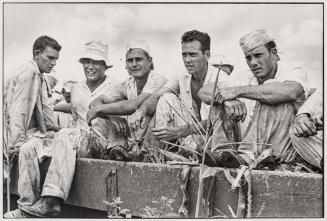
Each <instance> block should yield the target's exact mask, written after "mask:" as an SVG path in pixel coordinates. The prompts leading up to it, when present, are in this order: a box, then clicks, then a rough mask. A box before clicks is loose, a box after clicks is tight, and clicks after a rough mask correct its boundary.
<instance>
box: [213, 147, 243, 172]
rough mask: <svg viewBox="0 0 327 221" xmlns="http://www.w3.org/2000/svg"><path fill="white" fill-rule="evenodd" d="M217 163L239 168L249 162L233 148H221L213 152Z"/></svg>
mask: <svg viewBox="0 0 327 221" xmlns="http://www.w3.org/2000/svg"><path fill="white" fill-rule="evenodd" d="M212 154H213V155H214V158H215V160H216V163H217V164H218V165H222V167H227V168H239V167H240V166H241V165H247V162H246V161H245V160H244V159H243V158H242V157H241V156H240V155H238V154H237V152H236V151H234V150H231V149H221V150H218V151H214V152H212Z"/></svg>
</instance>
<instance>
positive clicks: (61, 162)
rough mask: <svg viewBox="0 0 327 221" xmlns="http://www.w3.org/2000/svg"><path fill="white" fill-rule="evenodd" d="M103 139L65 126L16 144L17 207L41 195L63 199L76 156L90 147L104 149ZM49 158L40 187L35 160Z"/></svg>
mask: <svg viewBox="0 0 327 221" xmlns="http://www.w3.org/2000/svg"><path fill="white" fill-rule="evenodd" d="M105 145H106V143H105V142H103V140H101V139H100V138H98V137H97V136H95V135H94V134H92V133H90V132H88V131H83V130H80V129H71V128H66V129H62V130H60V131H59V132H57V133H55V135H54V136H52V137H45V138H39V137H32V138H31V139H30V140H28V141H27V142H26V143H25V144H23V145H22V146H21V147H20V152H19V158H18V162H19V178H18V194H19V196H20V199H19V200H18V201H17V203H18V207H19V208H22V209H23V208H24V207H26V206H31V205H33V204H34V203H35V202H36V201H37V200H39V199H40V197H41V196H55V197H59V198H61V199H63V200H66V199H67V197H68V194H69V190H70V187H71V183H72V180H73V176H74V172H75V164H76V156H78V157H90V156H91V152H90V147H92V146H93V147H97V148H104V147H105ZM46 157H51V158H52V159H51V163H50V166H49V168H48V172H47V174H46V177H45V180H44V184H43V187H41V186H40V168H39V163H40V162H42V161H43V160H44V159H45V158H46Z"/></svg>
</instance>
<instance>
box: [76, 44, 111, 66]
mask: <svg viewBox="0 0 327 221" xmlns="http://www.w3.org/2000/svg"><path fill="white" fill-rule="evenodd" d="M108 49H109V47H108V44H107V43H106V42H104V41H91V42H88V43H86V44H85V50H84V54H83V55H82V56H81V57H80V59H79V62H81V59H83V58H89V59H92V60H96V61H104V62H105V63H106V66H107V67H108V68H111V67H112V65H109V60H108Z"/></svg>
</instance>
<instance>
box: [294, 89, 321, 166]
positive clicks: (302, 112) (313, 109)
mask: <svg viewBox="0 0 327 221" xmlns="http://www.w3.org/2000/svg"><path fill="white" fill-rule="evenodd" d="M322 111H323V108H322V91H321V90H319V89H316V91H315V92H314V93H313V94H312V95H311V96H310V97H309V98H308V100H307V101H305V103H304V104H303V105H302V106H301V107H300V109H299V111H298V112H297V114H296V118H295V120H294V123H293V125H292V128H291V132H290V133H291V140H292V143H293V146H294V148H295V150H296V151H297V152H298V153H299V155H300V156H301V157H302V158H303V159H305V160H306V162H308V163H309V164H311V165H312V166H314V167H316V168H319V169H320V170H323V154H322V153H323V151H322V137H323V131H322V130H323V113H322Z"/></svg>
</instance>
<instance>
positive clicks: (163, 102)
mask: <svg viewBox="0 0 327 221" xmlns="http://www.w3.org/2000/svg"><path fill="white" fill-rule="evenodd" d="M177 101H179V99H178V97H177V96H176V95H175V94H173V93H164V94H163V95H162V96H161V97H160V98H159V101H158V104H157V106H159V107H161V106H167V105H168V104H170V105H172V106H173V105H174V104H175V103H176V102H177Z"/></svg>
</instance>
